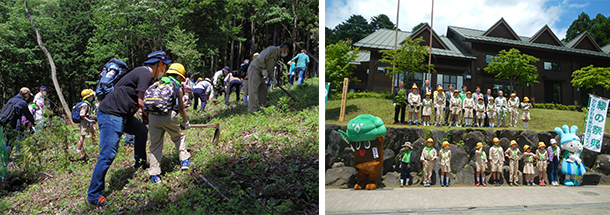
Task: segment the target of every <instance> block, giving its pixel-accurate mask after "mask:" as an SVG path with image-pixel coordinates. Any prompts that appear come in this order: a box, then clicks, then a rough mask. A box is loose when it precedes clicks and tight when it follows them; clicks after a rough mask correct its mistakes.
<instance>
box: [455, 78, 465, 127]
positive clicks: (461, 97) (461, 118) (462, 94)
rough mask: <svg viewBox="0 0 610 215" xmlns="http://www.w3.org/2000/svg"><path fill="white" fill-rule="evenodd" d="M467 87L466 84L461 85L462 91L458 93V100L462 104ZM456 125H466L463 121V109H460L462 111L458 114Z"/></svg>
mask: <svg viewBox="0 0 610 215" xmlns="http://www.w3.org/2000/svg"><path fill="white" fill-rule="evenodd" d="M467 89H468V87H466V85H462V92H460V94H458V97H460V102H461V103H462V104H464V99H466V93H467V91H466V90H467ZM457 121H458V122H457V127H461V125H464V126H466V124H465V122H464V110H463V109H462V111H460V114H459V116H458V120H457Z"/></svg>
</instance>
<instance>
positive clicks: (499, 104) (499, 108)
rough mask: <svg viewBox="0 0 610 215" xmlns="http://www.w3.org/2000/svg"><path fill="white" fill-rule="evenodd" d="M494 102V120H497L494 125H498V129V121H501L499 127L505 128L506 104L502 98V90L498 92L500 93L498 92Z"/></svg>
mask: <svg viewBox="0 0 610 215" xmlns="http://www.w3.org/2000/svg"><path fill="white" fill-rule="evenodd" d="M494 102H495V104H496V119H498V122H497V123H496V124H498V127H500V121H502V125H501V126H506V110H507V109H506V108H507V103H506V98H504V93H503V92H502V90H500V92H498V97H497V98H495V101H494Z"/></svg>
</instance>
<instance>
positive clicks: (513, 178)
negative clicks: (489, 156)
mask: <svg viewBox="0 0 610 215" xmlns="http://www.w3.org/2000/svg"><path fill="white" fill-rule="evenodd" d="M504 155H505V156H506V157H508V160H509V162H508V163H509V166H510V173H509V175H510V177H509V181H508V185H511V186H512V185H515V186H519V184H518V181H519V178H518V171H519V170H518V169H519V160H521V155H522V154H521V151H519V148H518V147H517V141H515V140H511V141H510V148H509V149H506V151H505V152H504Z"/></svg>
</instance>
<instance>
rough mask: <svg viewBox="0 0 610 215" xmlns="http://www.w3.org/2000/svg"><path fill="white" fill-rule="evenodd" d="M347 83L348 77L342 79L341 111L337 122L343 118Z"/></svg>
mask: <svg viewBox="0 0 610 215" xmlns="http://www.w3.org/2000/svg"><path fill="white" fill-rule="evenodd" d="M348 85H349V78H344V79H343V96H342V97H341V112H339V122H343V120H345V104H346V103H347V89H348Z"/></svg>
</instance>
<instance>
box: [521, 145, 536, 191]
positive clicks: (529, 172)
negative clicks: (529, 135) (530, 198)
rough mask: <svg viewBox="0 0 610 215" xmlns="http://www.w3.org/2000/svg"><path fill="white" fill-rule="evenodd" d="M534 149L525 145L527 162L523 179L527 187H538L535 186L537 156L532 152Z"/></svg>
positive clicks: (524, 154)
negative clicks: (535, 160) (535, 161)
mask: <svg viewBox="0 0 610 215" xmlns="http://www.w3.org/2000/svg"><path fill="white" fill-rule="evenodd" d="M531 150H532V147H530V146H528V145H525V146H523V151H525V152H523V161H525V165H523V174H524V175H525V178H524V179H523V180H524V182H525V184H526V185H527V186H536V184H534V159H535V157H536V154H534V153H532V152H531Z"/></svg>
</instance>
